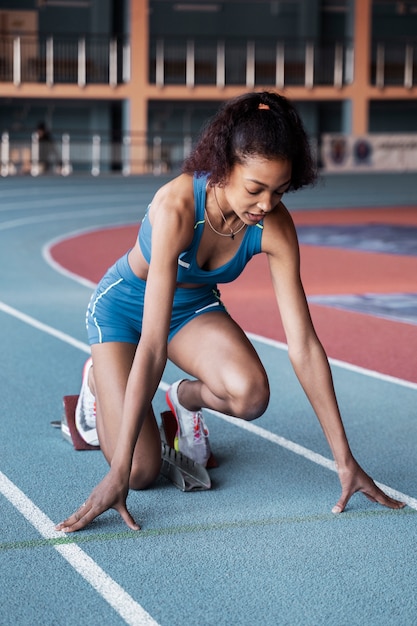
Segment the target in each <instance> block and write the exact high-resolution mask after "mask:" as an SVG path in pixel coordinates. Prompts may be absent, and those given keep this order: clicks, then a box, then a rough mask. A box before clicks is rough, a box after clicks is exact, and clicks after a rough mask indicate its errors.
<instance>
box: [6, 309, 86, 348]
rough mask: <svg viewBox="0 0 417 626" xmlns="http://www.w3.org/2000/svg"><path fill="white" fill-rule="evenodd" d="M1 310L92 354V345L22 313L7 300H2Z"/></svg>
mask: <svg viewBox="0 0 417 626" xmlns="http://www.w3.org/2000/svg"><path fill="white" fill-rule="evenodd" d="M0 311H3V312H4V313H7V314H8V315H11V316H12V317H15V318H17V319H19V320H20V321H21V322H24V323H25V324H28V325H29V326H33V328H36V329H37V330H41V331H42V332H44V333H46V334H47V335H51V336H52V337H56V338H57V339H59V340H60V341H63V342H64V343H69V344H70V345H71V346H73V347H74V348H78V350H82V351H83V352H86V353H87V354H90V347H89V346H88V345H87V344H86V343H84V342H82V341H78V339H74V337H71V335H67V334H66V333H63V332H62V331H60V330H57V329H56V328H53V327H52V326H49V325H48V324H44V323H43V322H40V321H39V320H37V319H35V318H34V317H31V316H30V315H26V313H22V312H21V311H18V310H17V309H15V308H13V307H12V306H9V305H8V304H6V303H5V302H1V301H0Z"/></svg>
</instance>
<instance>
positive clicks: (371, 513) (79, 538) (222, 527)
mask: <svg viewBox="0 0 417 626" xmlns="http://www.w3.org/2000/svg"><path fill="white" fill-rule="evenodd" d="M393 515H395V516H398V515H400V516H401V515H406V516H410V515H417V513H416V512H415V511H413V510H412V509H410V508H406V509H386V508H384V509H382V508H378V510H376V509H375V510H367V511H345V512H344V513H343V515H334V514H333V513H317V514H312V515H289V516H287V517H286V516H281V517H267V518H254V519H243V520H229V521H224V522H207V523H206V524H184V525H182V526H165V527H162V528H149V529H147V530H144V529H142V530H141V531H140V532H135V531H133V530H125V531H121V532H108V533H94V534H90V535H79V534H77V535H76V537H74V535H73V538H71V537H70V536H67V537H60V538H59V539H54V538H50V539H49V538H45V539H28V540H26V541H4V542H2V543H0V551H4V552H6V551H10V550H32V549H34V548H44V547H46V546H55V545H58V544H60V545H63V544H76V545H79V544H83V543H93V544H94V543H104V542H106V541H127V540H129V541H136V542H139V541H145V540H146V539H148V538H152V537H170V536H172V535H177V536H179V535H188V534H191V533H206V532H213V531H220V532H221V531H228V530H233V529H241V528H265V527H268V526H285V525H287V524H288V525H292V524H315V523H320V524H322V523H326V522H328V523H329V524H335V523H343V522H345V521H348V520H358V519H369V518H378V517H390V516H393Z"/></svg>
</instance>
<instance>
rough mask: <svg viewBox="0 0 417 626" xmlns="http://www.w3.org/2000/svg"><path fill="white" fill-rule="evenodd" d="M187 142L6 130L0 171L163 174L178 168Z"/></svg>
mask: <svg viewBox="0 0 417 626" xmlns="http://www.w3.org/2000/svg"><path fill="white" fill-rule="evenodd" d="M191 146H192V138H191V136H188V135H186V136H184V135H181V134H169V133H165V134H164V136H163V137H161V136H160V135H156V134H155V135H152V134H148V135H146V134H144V133H137V134H136V135H124V136H122V137H120V138H119V139H117V140H115V139H112V138H111V137H110V136H109V135H108V133H102V134H99V133H96V134H93V135H91V136H89V137H86V134H85V133H83V132H79V133H76V132H74V133H71V134H70V133H68V132H64V133H57V132H54V139H53V140H52V139H51V140H48V141H46V142H45V141H42V140H40V138H39V135H38V133H37V132H34V133H32V134H29V135H27V136H26V137H25V136H22V135H19V136H15V135H13V134H12V133H9V132H7V131H5V132H3V133H2V135H1V138H0V176H2V177H6V176H14V175H31V176H39V175H42V174H55V175H61V176H69V175H70V174H73V173H74V174H76V173H87V174H91V175H92V176H99V175H100V174H104V173H108V172H116V173H119V174H122V175H124V176H128V175H130V174H131V172H132V171H134V172H138V171H140V172H142V173H146V172H148V173H153V174H155V175H159V174H164V173H166V172H170V171H177V170H179V168H180V167H181V164H182V162H183V160H184V158H185V157H186V156H187V155H188V154H189V152H190V150H191Z"/></svg>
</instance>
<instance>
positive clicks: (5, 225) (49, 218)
mask: <svg viewBox="0 0 417 626" xmlns="http://www.w3.org/2000/svg"><path fill="white" fill-rule="evenodd" d="M127 213H129V214H130V213H132V214H133V215H135V216H136V217H137V215H138V208H137V207H136V206H132V207H123V214H124V215H125V219H126V214H127ZM107 214H111V215H113V216H114V207H109V208H107V209H104V208H100V209H85V210H84V211H82V212H81V211H80V210H78V211H67V212H65V213H59V212H58V213H45V214H44V215H33V216H30V217H19V218H16V219H13V220H8V221H4V222H1V223H0V231H2V230H10V229H11V228H16V227H18V226H28V225H29V224H40V223H42V222H57V221H60V220H66V219H70V218H73V217H78V218H79V217H80V215H81V216H82V217H83V219H84V218H85V217H96V216H100V217H101V216H103V215H107Z"/></svg>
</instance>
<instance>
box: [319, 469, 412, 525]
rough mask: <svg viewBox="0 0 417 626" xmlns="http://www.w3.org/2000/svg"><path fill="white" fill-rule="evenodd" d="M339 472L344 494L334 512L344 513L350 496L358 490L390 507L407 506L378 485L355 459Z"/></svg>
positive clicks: (399, 507) (374, 500) (372, 499)
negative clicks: (388, 494)
mask: <svg viewBox="0 0 417 626" xmlns="http://www.w3.org/2000/svg"><path fill="white" fill-rule="evenodd" d="M338 474H339V480H340V483H341V485H342V495H341V497H340V498H339V501H338V502H337V504H335V506H334V507H333V508H332V513H342V511H344V510H345V508H346V505H347V503H348V502H349V500H350V498H351V497H352V496H353V494H354V493H357V492H358V491H360V492H362V493H363V494H364V495H365V496H366V497H367V498H368V500H371V502H378V503H379V504H382V505H383V506H386V507H388V508H390V509H402V508H403V507H404V506H405V503H404V502H400V501H399V500H394V498H390V496H387V494H385V493H384V492H383V491H382V490H381V489H380V488H379V487H377V485H376V484H375V483H374V481H373V480H372V478H371V477H370V476H368V474H366V472H364V470H363V469H362V468H361V467H360V465H359V464H358V463H357V462H356V461H353V464H352V466H351V467H346V468H343V469H340V468H338Z"/></svg>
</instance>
